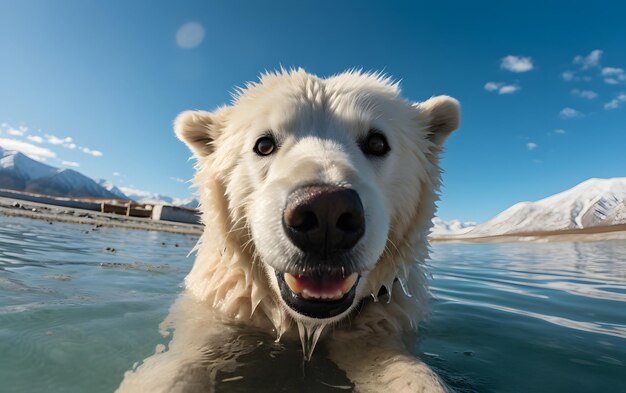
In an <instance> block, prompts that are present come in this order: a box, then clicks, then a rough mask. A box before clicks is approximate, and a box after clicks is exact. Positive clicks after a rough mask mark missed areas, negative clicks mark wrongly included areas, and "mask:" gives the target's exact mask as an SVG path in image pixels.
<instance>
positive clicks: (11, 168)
mask: <svg viewBox="0 0 626 393" xmlns="http://www.w3.org/2000/svg"><path fill="white" fill-rule="evenodd" d="M0 188H7V189H11V190H16V191H27V192H33V193H37V194H46V195H53V196H64V197H68V196H69V197H90V198H116V196H115V195H114V194H112V193H111V192H109V191H108V190H106V189H105V188H103V187H101V186H100V185H98V184H97V183H96V182H95V181H93V180H92V179H91V178H89V177H87V176H85V175H83V174H81V173H79V172H76V171H75V170H72V169H59V168H55V167H53V166H50V165H46V164H44V163H41V162H39V161H36V160H33V159H32V158H30V157H28V156H26V155H24V154H22V153H19V152H16V151H12V150H4V149H2V148H0Z"/></svg>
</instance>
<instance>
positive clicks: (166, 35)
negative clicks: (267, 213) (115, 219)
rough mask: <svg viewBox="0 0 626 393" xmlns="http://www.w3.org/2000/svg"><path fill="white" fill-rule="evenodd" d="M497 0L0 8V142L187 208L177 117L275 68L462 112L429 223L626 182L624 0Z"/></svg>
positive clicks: (12, 4)
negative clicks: (386, 84) (383, 88)
mask: <svg viewBox="0 0 626 393" xmlns="http://www.w3.org/2000/svg"><path fill="white" fill-rule="evenodd" d="M504 3H505V2H466V3H465V4H464V3H462V2H456V1H438V2H417V1H414V2H401V1H397V2H376V3H374V2H368V1H358V2H357V1H355V2H347V1H337V2H332V1H316V2H313V1H302V2H288V1H266V2H241V1H202V2H200V1H199V2H193V1H184V2H168V3H166V2H156V1H107V2H95V1H72V0H67V1H63V2H52V1H20V0H0V125H1V126H0V146H5V147H6V146H12V147H17V148H20V149H22V150H24V151H28V152H30V154H31V155H35V156H37V157H39V158H42V159H45V160H46V162H48V163H50V164H53V165H56V166H66V167H73V168H75V169H77V170H79V171H81V172H83V173H85V174H87V175H88V176H91V177H93V178H106V179H109V180H111V181H113V182H114V183H116V184H118V185H120V186H126V187H133V188H137V189H141V190H147V191H152V192H160V193H163V194H167V195H170V196H175V197H186V196H190V195H191V190H190V189H189V184H188V183H185V182H181V181H184V180H187V179H189V178H191V176H192V173H193V169H192V162H190V161H188V160H187V159H188V157H189V155H190V154H189V152H188V150H187V149H186V147H185V146H183V145H182V144H181V143H180V142H178V141H177V140H176V139H175V137H174V136H173V133H172V130H171V122H172V119H174V117H175V116H176V114H177V113H179V112H180V111H183V110H186V109H207V110H212V109H214V108H216V107H217V106H219V105H222V104H224V103H227V102H228V101H229V100H230V94H231V92H232V91H233V87H234V86H241V85H243V83H244V82H245V81H248V80H253V79H255V78H256V77H257V76H258V74H259V73H260V72H262V71H264V70H273V69H276V68H278V67H280V66H281V65H283V66H285V67H292V66H293V67H304V68H305V69H307V70H308V71H309V72H312V73H316V74H318V75H322V76H323V75H330V74H333V73H337V72H340V71H343V70H345V69H348V68H352V67H362V68H364V69H366V70H383V71H384V72H386V73H388V74H389V75H392V76H394V77H395V78H397V79H400V80H401V81H402V82H401V83H402V88H403V93H404V95H405V96H406V97H407V98H409V99H412V100H416V101H418V100H424V99H427V98H428V97H430V96H432V95H437V94H449V95H452V96H454V97H456V98H457V99H459V100H460V101H461V104H462V110H463V121H462V127H461V129H460V130H459V131H458V132H457V133H455V134H454V135H453V136H452V137H451V138H450V139H449V141H448V145H447V151H446V153H445V157H444V159H443V161H442V166H443V167H444V169H445V174H444V188H443V197H442V201H441V202H440V211H439V215H440V216H441V217H442V218H444V219H453V218H459V219H462V220H474V221H484V220H486V219H488V218H490V217H491V216H493V215H495V214H497V213H498V212H500V211H501V210H503V209H505V208H507V207H508V206H510V205H512V204H514V203H516V202H519V201H522V200H536V199H540V198H542V197H545V196H548V195H551V194H553V193H556V192H559V191H562V190H565V189H566V188H569V187H572V186H574V185H576V184H577V183H579V182H581V181H583V180H586V179H588V178H590V177H617V176H626V148H625V147H626V94H625V93H626V74H625V73H624V72H625V71H624V70H625V69H626V23H624V22H625V19H624V15H626V5H625V4H626V3H622V2H618V1H614V2H601V1H596V2H591V3H590V2H582V1H563V2H539V1H537V2H528V1H527V2H516V3H515V4H504ZM190 22H195V23H197V25H187V24H188V23H190ZM183 26H187V28H185V29H186V30H187V33H186V36H185V37H181V38H182V41H181V40H178V41H177V33H178V32H179V31H180V29H181V27H183ZM189 26H191V28H189ZM194 26H195V30H194ZM198 26H200V29H198ZM184 31H185V30H183V31H182V32H181V33H180V34H182V35H185V33H184ZM490 82H491V83H490ZM568 108H569V109H568Z"/></svg>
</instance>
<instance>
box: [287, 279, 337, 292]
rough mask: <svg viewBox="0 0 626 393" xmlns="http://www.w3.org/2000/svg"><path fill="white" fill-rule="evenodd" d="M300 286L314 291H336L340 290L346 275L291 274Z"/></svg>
mask: <svg viewBox="0 0 626 393" xmlns="http://www.w3.org/2000/svg"><path fill="white" fill-rule="evenodd" d="M293 277H294V278H295V279H296V280H297V281H298V284H299V285H300V286H302V288H306V289H308V290H309V291H314V292H325V293H328V292H336V291H337V290H341V286H342V284H343V283H344V282H345V281H346V277H320V276H317V277H315V276H300V275H294V276H293Z"/></svg>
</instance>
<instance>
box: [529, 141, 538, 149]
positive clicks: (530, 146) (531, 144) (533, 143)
mask: <svg viewBox="0 0 626 393" xmlns="http://www.w3.org/2000/svg"><path fill="white" fill-rule="evenodd" d="M537 147H539V145H538V144H536V143H535V142H528V143H527V144H526V148H527V149H528V150H535V149H536V148H537Z"/></svg>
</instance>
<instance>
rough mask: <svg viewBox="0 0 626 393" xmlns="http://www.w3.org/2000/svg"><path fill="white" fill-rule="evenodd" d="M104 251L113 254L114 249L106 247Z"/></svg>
mask: <svg viewBox="0 0 626 393" xmlns="http://www.w3.org/2000/svg"><path fill="white" fill-rule="evenodd" d="M105 250H106V251H108V252H115V248H113V247H107V248H105Z"/></svg>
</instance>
